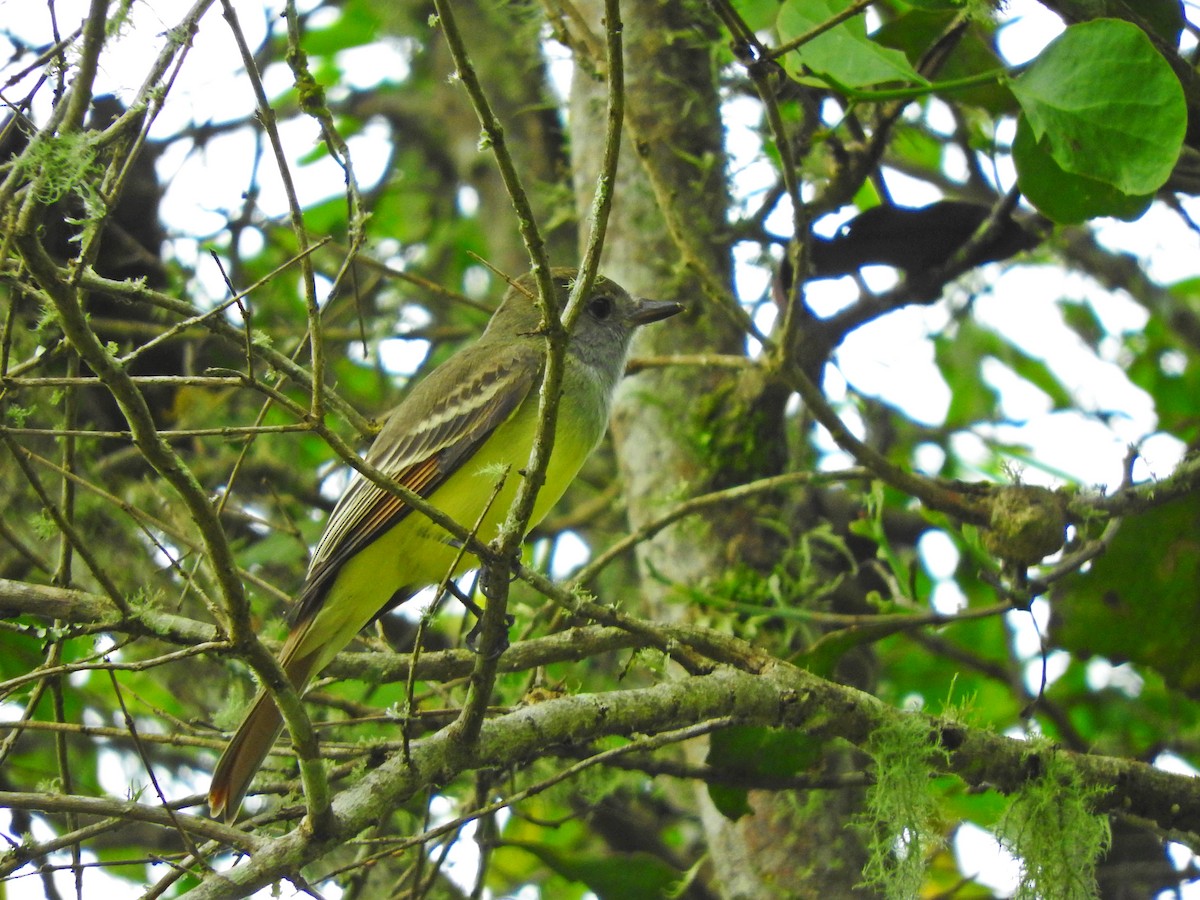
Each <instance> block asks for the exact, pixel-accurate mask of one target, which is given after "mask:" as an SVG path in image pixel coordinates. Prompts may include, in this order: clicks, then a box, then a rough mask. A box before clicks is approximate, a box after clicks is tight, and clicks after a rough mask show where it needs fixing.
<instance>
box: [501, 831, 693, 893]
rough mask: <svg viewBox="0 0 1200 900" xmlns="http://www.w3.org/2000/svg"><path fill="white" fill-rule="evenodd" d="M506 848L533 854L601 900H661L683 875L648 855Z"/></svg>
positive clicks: (517, 843) (542, 847)
mask: <svg viewBox="0 0 1200 900" xmlns="http://www.w3.org/2000/svg"><path fill="white" fill-rule="evenodd" d="M505 846H509V847H520V848H521V849H522V850H525V851H527V852H529V853H532V854H533V855H534V856H536V857H537V858H538V859H540V860H541V861H542V862H543V863H544V864H545V865H546V866H547V867H549V868H550V869H552V870H553V871H555V872H557V873H558V874H559V875H561V876H562V877H563V878H566V879H569V880H570V881H577V882H580V883H582V884H586V885H587V886H588V888H589V889H590V890H591V891H592V893H594V894H595V895H596V896H597V897H600V898H601V900H643V898H644V900H661V898H662V897H669V896H671V893H672V889H673V888H674V887H675V885H676V884H677V883H678V882H679V881H680V880H681V879H682V878H683V875H684V873H683V872H680V871H679V870H677V869H674V868H672V867H671V866H669V865H667V864H666V863H665V862H663V861H662V860H661V859H659V858H658V857H657V856H653V855H651V854H649V853H609V854H605V855H604V856H598V855H595V854H586V853H569V852H564V851H562V850H558V849H556V848H554V847H550V846H548V845H546V844H535V843H529V842H524V841H505Z"/></svg>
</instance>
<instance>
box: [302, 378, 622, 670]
mask: <svg viewBox="0 0 1200 900" xmlns="http://www.w3.org/2000/svg"><path fill="white" fill-rule="evenodd" d="M570 396H571V395H570V394H568V395H567V397H570ZM537 399H538V398H537V395H536V392H535V393H534V395H533V396H532V397H530V398H529V400H527V401H526V402H525V403H523V404H522V405H521V407H520V408H519V409H518V410H517V412H516V413H514V414H513V416H512V417H511V418H510V419H508V420H507V421H506V422H504V423H503V424H502V425H500V426H499V427H498V428H497V429H496V430H495V432H493V434H492V436H491V437H490V438H488V440H487V441H485V442H484V444H483V445H482V446H481V447H480V448H479V450H478V451H477V452H476V453H475V455H474V456H473V457H472V458H471V459H469V460H467V462H466V463H464V465H463V466H462V468H460V469H459V470H458V471H457V472H455V473H454V474H452V475H451V476H450V477H449V478H447V479H446V482H445V483H444V484H443V485H442V486H441V487H440V488H438V490H436V491H435V492H434V493H433V495H432V496H431V497H430V502H431V503H433V504H434V505H435V506H436V507H438V509H440V510H441V511H442V512H444V513H446V514H447V515H448V516H450V517H451V518H452V519H454V521H456V522H458V523H459V524H461V525H462V526H463V527H464V528H468V529H469V528H472V527H474V525H475V523H476V522H480V525H479V528H478V531H477V532H476V534H477V535H478V537H479V539H480V540H481V541H484V542H486V541H490V540H492V539H493V538H494V537H496V535H497V534H498V533H499V530H500V527H501V525H503V523H504V519H505V518H506V517H507V515H508V510H509V507H510V506H511V505H512V502H513V499H514V498H515V497H516V493H517V487H518V485H519V484H520V482H521V480H522V477H523V476H522V475H521V474H520V472H519V470H521V469H523V468H524V467H525V466H526V465H527V463H528V462H529V453H530V449H531V446H532V441H533V434H534V429H535V425H536V421H537V407H538V403H537ZM566 400H567V398H564V404H563V406H562V407H560V412H559V417H558V428H557V430H556V437H555V443H554V450H553V452H552V453H551V456H550V464H549V466H548V467H547V469H546V481H545V483H544V484H543V485H542V489H541V490H540V491H538V496H537V501H536V502H535V503H534V507H533V515H532V516H531V517H530V520H529V527H530V528H532V527H533V526H534V525H536V524H537V523H538V522H540V521H541V520H542V519H543V518H544V517H545V515H546V513H547V512H549V510H550V508H551V507H552V506H553V505H554V504H555V503H557V502H558V500H559V498H560V497H561V496H562V495H563V492H564V491H565V490H566V488H567V486H568V485H569V484H570V483H571V481H572V480H573V479H574V478H575V476H576V474H578V472H579V469H580V467H581V466H582V465H583V462H584V460H586V459H587V457H588V454H590V453H591V451H592V450H593V449H594V447H595V445H596V443H597V442H598V441H599V439H600V437H601V436H602V435H603V431H604V425H605V421H604V417H603V411H601V416H599V417H598V416H596V415H594V413H595V412H596V411H595V410H582V409H567V408H566ZM597 420H598V422H599V425H598V426H595V425H593V424H592V422H594V421H597ZM506 469H507V476H506V477H505V476H504V475H503V473H504V471H505V470H506ZM502 478H503V486H502V487H501V488H500V490H499V493H497V494H496V495H495V499H494V500H493V499H492V496H493V494H494V493H495V492H496V485H497V484H498V483H499V482H500V481H501V479H502ZM489 500H491V505H490V506H487V504H488V502H489ZM485 506H487V511H486V513H484V508H485ZM481 513H482V514H483V516H482V520H481V519H480V516H481ZM456 560H458V562H457V564H456V563H455V561H456ZM478 564H479V563H478V560H477V559H476V558H475V557H474V556H473V555H471V554H468V553H463V554H460V553H459V549H458V547H457V546H456V543H455V541H454V539H453V538H452V537H451V536H450V535H449V534H448V533H447V532H446V531H445V530H443V529H442V528H440V527H439V526H438V525H436V524H434V523H433V522H432V521H430V520H429V519H428V518H426V517H425V516H423V515H421V513H419V512H416V511H414V512H412V513H410V514H409V515H407V516H405V518H403V519H402V520H401V521H400V522H398V523H397V524H396V525H395V526H393V527H392V528H391V529H390V530H389V531H387V532H385V533H384V534H383V535H382V536H380V538H379V539H378V540H376V541H374V542H372V543H371V544H369V545H368V546H366V547H364V548H363V549H362V550H361V551H359V552H358V553H357V554H356V555H355V556H354V557H352V558H351V559H349V560H347V561H346V563H345V564H343V566H342V567H341V569H340V570H339V572H338V574H337V577H336V578H335V579H334V582H333V584H332V585H331V586H330V588H329V592H328V593H327V594H326V596H325V600H324V602H323V603H322V604H321V609H320V611H319V612H318V613H317V615H316V616H315V617H314V618H313V620H312V622H311V624H310V625H309V626H308V628H307V629H306V632H307V633H306V634H305V635H304V636H303V638H301V640H300V642H299V645H298V646H297V647H296V649H295V653H294V658H303V657H306V656H308V655H309V654H310V653H313V652H314V651H315V652H316V653H317V662H316V664H315V666H314V667H313V669H312V671H313V672H314V673H315V672H317V671H320V670H321V669H322V668H324V667H325V665H326V664H328V662H329V661H330V660H331V659H333V657H334V656H336V655H337V653H338V652H339V651H340V650H341V649H342V648H343V647H344V646H345V645H346V644H347V643H349V642H350V640H351V639H353V637H354V635H356V634H357V633H358V632H359V631H360V630H362V628H363V627H365V626H366V625H367V623H368V622H370V621H371V619H373V618H374V617H375V616H376V614H378V612H379V610H380V609H382V608H383V607H384V606H385V605H386V604H387V603H388V601H389V600H390V599H391V598H392V596H393V595H394V594H395V593H396V592H397V591H398V590H401V589H402V588H403V589H408V590H412V591H416V590H419V589H420V588H423V587H426V586H428V585H431V584H437V583H439V582H440V581H441V580H442V579H443V578H445V577H446V576H447V574H448V573H449V574H451V575H454V576H457V575H460V574H462V573H463V572H465V571H467V570H468V569H471V568H474V567H476V566H477V565H478ZM452 567H453V572H451V568H452Z"/></svg>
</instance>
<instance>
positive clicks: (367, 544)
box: [208, 269, 682, 821]
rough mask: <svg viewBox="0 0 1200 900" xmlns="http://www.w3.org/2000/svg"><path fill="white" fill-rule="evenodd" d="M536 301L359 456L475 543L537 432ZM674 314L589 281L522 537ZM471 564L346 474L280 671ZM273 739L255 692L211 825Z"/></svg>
mask: <svg viewBox="0 0 1200 900" xmlns="http://www.w3.org/2000/svg"><path fill="white" fill-rule="evenodd" d="M575 275H576V272H575V270H574V269H554V270H553V271H552V273H551V277H552V280H553V282H554V287H555V292H556V297H555V300H556V303H557V306H558V308H559V310H561V309H562V308H563V307H564V306H565V305H566V300H567V297H568V294H569V292H570V289H571V286H572V283H573V280H574V278H575ZM536 292H537V285H536V282H535V280H534V278H533V276H532V274H529V275H525V276H523V277H521V278H520V279H518V280H517V281H516V282H515V283H514V284H513V286H512V287H511V288H510V289H509V291H508V293H507V294H506V295H505V297H504V300H503V302H502V303H501V304H500V306H499V308H498V309H497V310H496V312H495V313H494V314H493V316H492V318H491V321H490V322H488V326H487V328H486V329H485V330H484V332H483V334H482V335H481V336H480V338H479V340H477V341H476V342H475V343H474V344H472V345H471V346H469V347H466V348H465V349H463V350H461V351H459V352H458V353H456V354H455V355H454V356H452V357H450V359H448V360H446V362H444V363H443V364H442V365H440V366H438V367H437V368H436V369H434V370H433V371H432V372H430V373H429V375H427V376H426V377H425V378H423V379H422V380H421V381H420V382H419V383H418V384H417V385H416V386H415V387H413V389H412V392H411V393H410V394H409V395H408V396H407V397H406V398H405V399H404V401H403V402H402V403H401V404H400V405H399V406H398V407H397V408H396V409H395V410H394V411H393V412H392V413H391V415H389V416H388V418H387V422H386V423H385V424H384V426H383V430H381V431H380V432H379V436H378V437H376V439H375V442H374V443H373V444H372V445H371V448H370V450H368V451H367V455H366V459H367V461H368V462H369V463H371V464H372V465H374V466H376V467H377V468H379V469H380V470H382V471H383V472H385V473H387V474H388V475H390V476H391V477H392V478H395V479H396V481H397V482H399V483H400V484H402V485H404V486H405V487H408V488H409V489H411V490H413V491H415V492H416V493H418V494H420V495H421V496H422V497H425V498H427V499H428V500H429V501H430V502H431V503H432V504H433V505H434V506H435V507H437V508H438V509H439V510H441V511H442V512H444V513H446V514H447V515H448V516H450V518H452V519H453V520H454V521H456V522H458V523H460V524H462V525H463V526H464V527H471V526H472V525H473V524H474V523H475V522H477V521H479V522H481V524H480V526H479V529H478V531H477V534H478V535H479V537H480V539H481V540H485V541H486V540H489V539H490V538H492V537H493V536H494V535H495V534H496V532H497V529H498V528H499V526H500V524H501V523H502V522H503V520H504V518H505V516H506V515H507V513H508V508H509V506H510V505H511V503H512V500H513V498H514V496H515V495H516V491H517V483H518V479H519V475H518V474H517V473H519V472H520V470H521V469H522V468H523V467H525V466H526V465H527V464H528V462H529V454H530V451H531V449H532V446H533V438H534V434H535V432H536V430H537V425H538V404H539V387H540V385H541V380H542V372H543V370H544V368H545V362H546V352H547V342H546V339H545V337H544V334H543V332H542V331H541V324H542V316H541V313H540V312H539V310H538V307H537V304H536V303H535V301H534V297H535V296H536ZM681 309H682V307H681V306H680V305H679V304H677V303H671V302H663V301H656V300H643V299H639V298H637V297H632V296H630V295H629V293H628V292H627V291H626V290H625V289H624V288H622V287H621V286H620V285H618V284H616V283H614V282H612V281H610V280H608V279H607V278H603V277H597V279H596V281H595V285H594V286H593V288H592V290H591V292H590V293H589V294H588V295H587V296H586V297H585V298H584V301H583V311H582V313H581V314H580V316H579V318H578V319H577V320H576V322H575V326H574V328H573V330H572V333H571V334H570V336H569V339H568V343H567V350H566V355H565V358H564V369H563V380H562V397H561V400H560V403H559V408H558V421H557V424H556V429H555V435H554V445H553V451H552V453H551V455H550V461H549V465H548V466H547V469H546V480H545V483H544V484H543V485H542V488H541V490H540V491H538V495H537V502H536V503H535V504H534V507H533V515H532V516H530V519H529V527H531V528H532V527H533V526H534V525H536V524H537V523H538V522H539V521H541V519H542V517H543V516H545V514H546V512H547V511H548V510H549V509H550V507H551V506H553V505H554V504H555V503H556V502H557V501H558V499H559V497H561V496H562V494H563V491H565V490H566V488H567V485H569V484H570V483H571V481H572V480H573V479H574V478H575V475H576V474H577V473H578V472H579V468H580V466H582V465H583V461H584V460H585V459H586V458H587V456H588V454H590V453H591V452H592V450H593V449H594V448H595V447H596V445H597V444H598V443H599V442H600V438H601V437H603V435H604V430H605V428H606V427H607V424H608V414H609V407H610V406H611V403H612V396H613V391H614V389H615V388H616V385H617V382H618V380H619V379H620V377H621V375H622V373H623V372H624V368H625V358H626V355H627V353H628V350H629V343H630V339H631V337H632V336H633V332H634V329H636V328H637V327H638V326H639V325H645V324H647V323H649V322H657V321H658V320H660V319H665V318H667V317H668V316H672V315H674V314H675V313H677V312H679V311H680V310H681ZM506 470H507V471H508V472H509V473H510V474H509V476H508V477H507V478H506V479H505V481H504V483H503V486H502V487H501V489H500V491H499V493H498V494H497V495H496V496H495V497H494V499H493V497H492V495H493V492H494V488H495V486H496V483H497V480H498V479H499V478H500V477H502V475H501V474H500V473H503V472H504V471H506ZM489 501H490V505H489ZM485 507H486V511H485ZM481 515H482V519H481V518H480V517H481ZM456 560H458V562H457V565H456ZM477 564H478V562H477V560H475V558H474V557H473V556H470V555H467V554H461V555H460V553H459V544H458V542H456V541H455V540H454V538H452V537H451V535H449V534H448V533H447V532H446V531H445V530H444V529H442V528H440V527H438V526H437V525H435V524H434V523H433V522H432V521H431V520H430V519H429V518H428V517H426V516H423V515H421V514H420V513H414V512H413V510H412V509H411V508H410V507H409V506H407V505H406V504H405V503H404V501H402V500H401V499H400V498H398V497H396V496H394V495H393V494H390V493H388V492H387V491H385V490H383V489H381V488H380V487H378V486H377V485H375V484H374V483H373V482H371V481H370V480H368V479H366V478H364V477H363V476H362V475H361V474H359V473H357V472H356V473H355V474H354V476H353V478H352V479H351V481H350V484H349V485H348V486H347V488H346V492H345V493H344V494H343V495H342V497H341V499H340V500H339V501H338V503H337V506H336V507H334V510H333V515H332V516H330V518H329V523H328V525H326V527H325V533H324V534H323V535H322V536H321V540H320V541H319V542H318V543H317V548H316V552H315V553H314V554H313V558H312V562H311V564H310V565H309V567H308V574H307V576H306V577H305V581H304V587H303V588H302V590H301V592H300V597H299V600H298V602H297V603H296V605H295V608H294V611H293V619H292V627H291V631H290V633H289V634H288V637H287V640H286V641H285V643H284V645H283V649H282V650H281V651H280V653H279V663H280V665H281V666H282V667H283V670H284V672H286V673H287V676H288V678H289V679H290V680H291V682H292V684H293V685H294V686H295V688H296V690H298V691H302V690H303V689H304V688H305V686H306V685H307V684H308V682H309V680H310V679H311V678H312V677H313V676H314V675H315V674H316V673H317V672H319V671H320V670H321V669H323V668H324V667H325V666H326V665H327V664H328V663H329V661H330V660H332V659H333V657H334V656H336V655H337V653H338V652H339V651H340V650H342V648H343V647H345V646H346V644H348V643H349V642H350V641H351V639H353V637H354V636H355V635H356V634H357V633H358V632H359V631H360V630H361V629H362V628H364V627H365V626H366V625H368V624H369V623H370V622H371V621H372V620H373V619H374V618H375V617H376V616H377V615H379V614H380V613H381V612H382V611H384V610H386V609H390V608H391V607H393V606H395V605H397V604H399V603H402V602H403V601H405V600H407V599H409V598H411V597H412V596H413V595H414V594H416V593H417V592H418V591H420V590H421V589H422V588H425V587H427V586H429V585H432V584H437V583H439V582H440V581H441V580H442V579H443V578H445V577H446V576H447V574H450V573H451V569H452V568H453V569H454V572H453V574H455V575H457V574H461V573H462V572H464V571H466V570H467V569H469V568H472V567H473V566H475V565H477ZM281 728H282V717H281V716H280V713H279V709H278V708H277V707H276V705H275V701H274V700H273V699H272V697H271V695H270V693H268V692H267V691H266V690H265V689H264V690H260V691H259V694H258V696H257V697H256V698H255V700H254V703H253V705H252V706H251V707H250V711H249V712H248V713H247V715H246V718H245V719H244V720H243V721H242V724H241V725H240V726H239V728H238V730H237V733H236V734H235V735H234V736H233V740H232V741H230V743H229V746H228V747H226V749H225V753H224V754H223V755H222V756H221V759H220V762H218V763H217V768H216V770H215V771H214V772H213V778H212V783H211V785H210V787H209V789H208V802H209V806H210V808H211V809H212V813H213V815H214V816H217V815H220V814H221V813H222V812H223V813H224V814H225V818H226V819H227V820H229V821H232V820H233V819H235V818H236V817H237V814H238V810H239V808H240V807H241V804H242V799H243V798H244V797H245V795H246V791H247V789H248V788H249V786H250V781H251V779H253V777H254V775H255V773H256V772H257V771H258V769H259V767H260V766H261V765H262V763H263V760H264V759H266V756H267V753H268V752H269V751H270V749H271V745H272V744H274V743H275V739H276V738H277V737H278V736H279V733H280V730H281Z"/></svg>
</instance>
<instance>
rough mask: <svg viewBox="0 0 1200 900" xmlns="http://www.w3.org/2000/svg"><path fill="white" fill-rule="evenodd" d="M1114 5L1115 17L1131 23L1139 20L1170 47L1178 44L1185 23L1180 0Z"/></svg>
mask: <svg viewBox="0 0 1200 900" xmlns="http://www.w3.org/2000/svg"><path fill="white" fill-rule="evenodd" d="M1115 4H1116V9H1115V10H1113V12H1114V13H1115V14H1116V15H1118V16H1120V17H1121V18H1128V19H1129V20H1130V21H1131V22H1136V21H1137V20H1138V19H1140V20H1141V21H1142V22H1143V23H1144V24H1146V25H1148V26H1149V27H1150V29H1151V30H1152V31H1154V33H1155V34H1157V35H1158V36H1159V37H1161V38H1162V39H1163V40H1164V41H1166V42H1167V43H1168V44H1170V45H1171V46H1172V47H1174V46H1177V45H1178V44H1179V35H1180V32H1182V31H1183V23H1184V21H1185V18H1184V14H1183V3H1182V2H1180V0H1115ZM1135 17H1136V18H1135Z"/></svg>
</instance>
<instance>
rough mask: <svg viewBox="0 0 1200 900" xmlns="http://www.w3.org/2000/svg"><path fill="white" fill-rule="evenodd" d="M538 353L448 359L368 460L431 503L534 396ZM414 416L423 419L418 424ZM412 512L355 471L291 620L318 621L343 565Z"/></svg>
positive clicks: (480, 350)
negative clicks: (452, 476) (522, 405)
mask: <svg viewBox="0 0 1200 900" xmlns="http://www.w3.org/2000/svg"><path fill="white" fill-rule="evenodd" d="M540 346H541V341H540V340H538V339H537V338H533V339H532V340H530V341H518V342H516V343H515V344H511V343H510V345H509V346H508V347H506V348H503V349H500V350H497V348H496V347H494V346H487V342H481V343H477V344H475V345H474V346H472V347H469V348H467V349H466V350H463V351H461V352H460V353H459V354H457V355H456V356H454V357H451V359H450V360H448V361H447V362H446V363H444V364H443V365H442V366H441V367H439V368H437V369H435V370H434V371H433V372H431V373H430V374H429V375H428V376H426V377H425V378H424V379H423V380H422V381H421V382H420V383H419V384H418V385H417V387H416V388H414V389H413V393H412V394H410V395H409V396H408V398H406V400H405V401H404V402H403V403H402V404H401V405H400V406H399V407H397V408H396V410H395V411H394V412H393V413H392V415H391V416H390V417H389V418H388V420H387V422H386V423H385V424H384V427H383V430H382V431H380V433H379V435H378V437H376V439H375V442H374V443H373V444H372V445H371V448H370V450H368V451H367V454H366V457H365V459H366V460H367V462H369V463H371V464H372V465H374V466H376V467H377V468H379V469H380V470H382V471H383V472H386V473H387V474H388V475H389V476H391V477H392V478H394V479H395V480H396V481H397V482H398V483H399V484H402V485H404V486H405V487H407V488H408V489H409V490H411V491H414V492H416V493H417V494H420V495H421V496H422V497H428V496H430V495H431V494H432V493H433V492H434V491H436V490H437V489H438V488H439V487H440V486H441V485H442V484H443V483H444V482H445V480H446V479H447V478H448V477H449V476H450V475H452V474H453V473H454V472H455V471H457V470H458V468H459V467H460V466H461V465H462V464H463V463H464V462H465V461H466V460H468V459H470V458H471V456H472V455H473V454H474V453H475V451H476V450H477V449H478V448H479V446H480V445H481V444H483V442H484V441H486V440H487V438H488V437H489V436H490V435H491V434H492V432H493V431H495V430H496V428H497V426H499V425H501V424H502V423H504V422H505V421H507V420H508V418H509V417H510V416H512V414H513V413H514V412H516V410H517V408H518V407H519V406H520V405H521V403H522V402H523V401H524V400H525V398H526V397H528V396H529V392H530V390H531V389H532V388H533V386H534V384H535V383H536V382H537V380H538V379H539V378H540V375H541V365H542V355H541V352H540ZM413 411H423V412H417V415H418V416H419V418H418V419H416V420H414V416H413ZM411 511H412V510H411V507H409V506H408V505H407V504H406V503H405V502H404V501H403V500H401V499H400V498H399V497H397V496H395V495H393V494H390V493H388V492H387V491H385V490H383V489H381V488H380V487H378V486H377V485H376V484H375V483H374V482H372V481H370V480H369V479H367V478H364V477H363V476H362V475H361V474H360V473H358V472H355V473H354V475H353V476H352V478H351V481H350V484H349V486H348V487H347V488H346V492H345V493H344V494H343V495H342V498H341V499H340V500H339V501H338V503H337V506H335V507H334V510H333V514H332V515H331V516H330V518H329V524H328V525H327V526H326V527H325V533H324V534H323V535H322V536H321V540H320V541H319V542H318V543H317V549H316V552H315V553H314V554H313V559H312V563H311V564H310V565H309V568H308V576H307V578H306V579H305V583H304V588H303V589H302V591H301V593H300V598H299V602H298V603H297V604H296V607H295V608H294V613H293V615H294V621H296V622H303V621H305V620H306V619H308V618H309V617H311V616H313V615H315V614H316V612H317V610H318V609H319V608H320V606H321V601H322V600H323V598H324V596H325V593H326V591H328V589H329V587H330V585H332V583H333V580H334V578H335V577H336V576H337V573H338V570H339V569H340V568H341V567H342V565H343V564H344V563H345V562H346V561H347V560H348V559H350V558H351V557H352V556H354V555H355V554H356V553H358V552H359V551H360V550H361V549H362V548H363V547H365V546H367V545H368V544H370V543H371V542H372V541H374V540H376V539H377V538H379V537H380V536H382V535H383V534H384V533H385V532H386V531H388V530H389V529H390V528H392V527H393V526H394V525H396V523H398V522H399V521H400V520H401V519H403V518H404V517H405V516H406V515H408V513H409V512H411ZM384 599H385V600H386V599H388V598H384Z"/></svg>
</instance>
